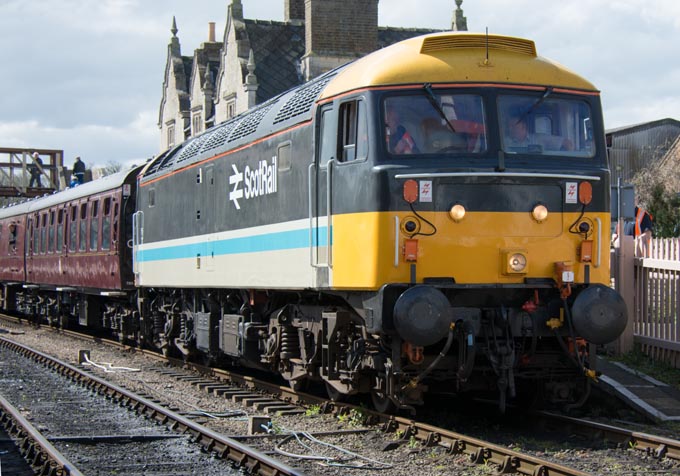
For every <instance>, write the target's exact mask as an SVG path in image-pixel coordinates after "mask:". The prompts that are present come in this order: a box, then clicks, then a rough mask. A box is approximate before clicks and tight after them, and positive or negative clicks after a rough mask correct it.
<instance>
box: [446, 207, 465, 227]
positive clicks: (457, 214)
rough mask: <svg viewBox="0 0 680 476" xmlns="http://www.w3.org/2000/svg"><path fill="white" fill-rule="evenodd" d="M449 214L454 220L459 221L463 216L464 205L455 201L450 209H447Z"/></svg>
mask: <svg viewBox="0 0 680 476" xmlns="http://www.w3.org/2000/svg"><path fill="white" fill-rule="evenodd" d="M449 216H450V217H451V219H452V220H453V221H455V222H459V221H461V220H462V219H463V218H465V207H464V206H463V205H461V204H460V203H456V204H455V205H454V206H452V207H451V210H449Z"/></svg>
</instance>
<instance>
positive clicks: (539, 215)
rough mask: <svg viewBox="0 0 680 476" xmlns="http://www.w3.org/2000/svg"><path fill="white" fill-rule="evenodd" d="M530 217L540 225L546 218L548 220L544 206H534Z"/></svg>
mask: <svg viewBox="0 0 680 476" xmlns="http://www.w3.org/2000/svg"><path fill="white" fill-rule="evenodd" d="M531 216H532V217H533V218H534V220H536V221H537V222H538V223H541V222H542V221H545V219H546V218H548V209H547V208H546V206H545V205H536V206H535V207H534V209H533V210H532V211H531Z"/></svg>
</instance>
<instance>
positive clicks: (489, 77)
mask: <svg viewBox="0 0 680 476" xmlns="http://www.w3.org/2000/svg"><path fill="white" fill-rule="evenodd" d="M487 45H488V56H489V59H488V61H486V55H487ZM418 83H511V84H523V85H550V86H556V87H563V88H570V89H578V90H585V91H597V89H596V88H595V86H594V85H593V84H592V83H590V82H588V81H587V80H585V79H584V78H582V77H581V76H579V75H577V74H576V73H574V72H572V71H571V70H569V69H567V68H565V67H564V66H562V65H560V64H558V63H555V62H553V61H551V60H549V59H546V58H543V57H541V56H538V55H537V54H536V46H535V44H534V42H533V41H531V40H526V39H523V38H516V37H510V36H502V35H488V36H487V35H485V34H480V33H467V32H445V33H434V34H430V35H423V36H418V37H415V38H411V39H408V40H404V41H401V42H399V43H396V44H394V45H391V46H388V47H386V48H383V49H381V50H378V51H376V52H374V53H371V54H370V55H367V56H365V57H363V58H361V59H359V60H357V61H355V62H353V63H352V64H350V65H349V66H348V67H346V68H344V69H343V70H342V71H341V72H340V73H339V74H338V75H337V77H336V78H335V79H333V81H331V82H330V84H329V85H328V86H327V87H326V88H325V89H324V91H323V94H322V95H321V98H320V99H325V98H330V97H333V96H336V95H338V94H342V93H344V92H347V91H351V90H354V89H360V88H365V87H374V86H394V85H400V84H418Z"/></svg>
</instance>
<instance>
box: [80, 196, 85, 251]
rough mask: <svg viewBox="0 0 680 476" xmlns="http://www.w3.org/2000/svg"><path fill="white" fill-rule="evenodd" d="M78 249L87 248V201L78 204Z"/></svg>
mask: <svg viewBox="0 0 680 476" xmlns="http://www.w3.org/2000/svg"><path fill="white" fill-rule="evenodd" d="M78 226H79V238H78V251H85V250H86V249H87V203H83V204H82V205H80V221H79V223H78Z"/></svg>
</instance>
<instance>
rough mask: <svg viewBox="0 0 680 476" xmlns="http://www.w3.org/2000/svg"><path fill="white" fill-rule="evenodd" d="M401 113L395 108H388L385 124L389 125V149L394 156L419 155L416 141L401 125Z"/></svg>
mask: <svg viewBox="0 0 680 476" xmlns="http://www.w3.org/2000/svg"><path fill="white" fill-rule="evenodd" d="M399 120H400V119H399V113H398V112H397V110H396V109H394V108H393V107H389V106H388V108H387V114H386V115H385V123H386V124H387V137H386V139H387V149H388V150H389V151H390V152H391V153H393V154H413V153H416V154H417V153H418V152H419V151H418V147H417V146H416V141H415V140H413V137H412V136H411V134H409V132H408V131H407V130H406V128H405V127H404V126H402V125H401V124H400V123H399Z"/></svg>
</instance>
